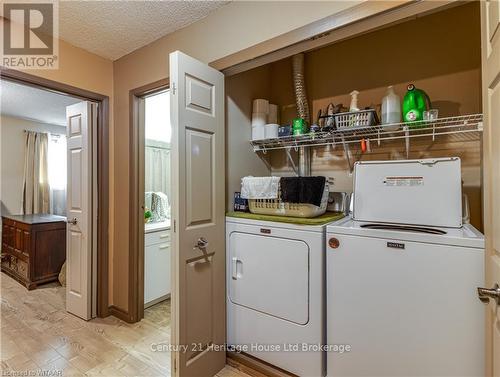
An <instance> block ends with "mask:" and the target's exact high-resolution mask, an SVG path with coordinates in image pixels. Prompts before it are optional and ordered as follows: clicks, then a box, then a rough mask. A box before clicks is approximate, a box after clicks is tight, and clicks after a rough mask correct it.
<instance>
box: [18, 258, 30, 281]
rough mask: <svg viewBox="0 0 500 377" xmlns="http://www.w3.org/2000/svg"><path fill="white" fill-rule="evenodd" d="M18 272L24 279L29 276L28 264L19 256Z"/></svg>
mask: <svg viewBox="0 0 500 377" xmlns="http://www.w3.org/2000/svg"><path fill="white" fill-rule="evenodd" d="M16 270H17V274H18V275H19V276H21V277H22V278H24V279H27V278H28V264H27V263H26V262H25V261H23V260H22V259H19V258H17V268H16Z"/></svg>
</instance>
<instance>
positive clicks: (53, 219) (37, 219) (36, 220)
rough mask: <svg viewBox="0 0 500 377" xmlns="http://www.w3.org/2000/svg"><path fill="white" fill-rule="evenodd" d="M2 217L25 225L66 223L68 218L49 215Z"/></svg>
mask: <svg viewBox="0 0 500 377" xmlns="http://www.w3.org/2000/svg"><path fill="white" fill-rule="evenodd" d="M2 217H4V218H6V219H9V220H13V221H18V222H20V223H24V224H46V223H57V222H60V221H64V222H66V217H64V216H57V215H51V214H48V213H40V214H36V215H3V216H2Z"/></svg>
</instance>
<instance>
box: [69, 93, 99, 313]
mask: <svg viewBox="0 0 500 377" xmlns="http://www.w3.org/2000/svg"><path fill="white" fill-rule="evenodd" d="M96 107H97V105H96V104H92V103H90V102H80V103H77V104H74V105H71V106H68V107H67V108H66V118H67V131H66V133H67V138H68V141H67V148H68V164H67V166H68V187H67V218H68V228H67V232H66V234H67V236H66V238H67V242H66V274H67V278H66V285H67V286H66V310H67V311H68V312H70V313H72V314H74V315H76V316H78V317H80V318H83V319H85V320H88V319H90V318H91V316H92V307H91V296H92V144H91V143H92V129H93V128H92V125H93V123H94V122H97V111H96Z"/></svg>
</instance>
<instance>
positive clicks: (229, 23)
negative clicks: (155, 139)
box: [114, 1, 360, 310]
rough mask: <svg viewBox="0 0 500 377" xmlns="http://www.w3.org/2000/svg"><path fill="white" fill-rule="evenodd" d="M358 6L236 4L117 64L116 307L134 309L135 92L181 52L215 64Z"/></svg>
mask: <svg viewBox="0 0 500 377" xmlns="http://www.w3.org/2000/svg"><path fill="white" fill-rule="evenodd" d="M358 3H360V1H295V2H292V1H287V2H282V1H275V2H273V1H235V2H232V3H229V4H228V5H226V6H223V7H221V8H220V9H218V10H217V11H215V12H214V13H212V14H210V15H209V16H208V17H206V18H204V19H202V20H200V21H198V22H196V23H194V24H192V25H190V26H188V27H186V28H184V29H182V30H179V31H177V32H175V33H172V34H170V35H167V36H165V37H163V38H161V39H159V40H157V41H155V42H153V43H151V44H150V45H148V46H145V47H143V48H141V49H139V50H137V51H135V52H133V53H131V54H129V55H127V56H125V57H123V58H121V59H119V60H117V61H115V62H114V96H115V97H114V98H115V103H114V105H115V110H114V111H115V112H114V114H115V129H116V132H115V139H114V147H115V156H114V159H115V162H116V163H115V191H114V198H115V212H114V219H115V237H114V253H115V255H114V274H115V276H116V277H117V278H116V280H115V289H114V305H115V306H117V307H119V308H121V309H124V310H127V309H128V289H127V279H128V270H129V266H128V251H129V245H128V237H127V236H126V235H127V234H128V232H129V229H128V217H129V211H128V201H129V197H128V195H129V192H128V171H129V91H130V90H131V89H135V88H138V87H140V86H143V85H146V84H150V83H153V82H155V81H158V80H160V79H164V78H166V77H167V76H168V55H169V53H170V52H173V51H175V50H181V51H183V52H184V53H186V54H189V55H191V56H193V57H195V58H197V59H199V60H201V61H204V62H206V63H210V62H213V61H215V60H218V59H221V58H223V57H226V56H228V55H231V54H233V53H236V52H238V51H240V50H243V49H246V48H249V47H251V46H254V45H257V44H259V43H261V42H264V41H266V40H269V39H271V38H274V37H277V36H279V35H282V34H284V33H287V32H289V31H291V30H294V29H297V28H299V27H302V26H304V25H307V24H310V23H312V22H314V21H317V20H320V19H322V18H325V17H327V16H329V15H332V14H335V13H337V12H340V11H341V10H344V9H347V8H349V7H352V6H355V5H356V4H358ZM118 277H119V278H118Z"/></svg>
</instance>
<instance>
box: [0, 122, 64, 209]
mask: <svg viewBox="0 0 500 377" xmlns="http://www.w3.org/2000/svg"><path fill="white" fill-rule="evenodd" d="M24 130H29V131H37V132H50V133H53V134H62V135H65V134H66V128H65V127H63V126H58V125H53V124H46V123H39V122H34V121H32V120H26V119H20V118H14V117H10V116H5V115H2V116H1V117H0V153H1V156H0V161H1V166H0V176H1V177H2V179H1V182H0V202H1V203H0V204H1V213H2V214H11V215H18V214H20V213H21V206H22V189H23V175H24V152H25V145H24Z"/></svg>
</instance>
